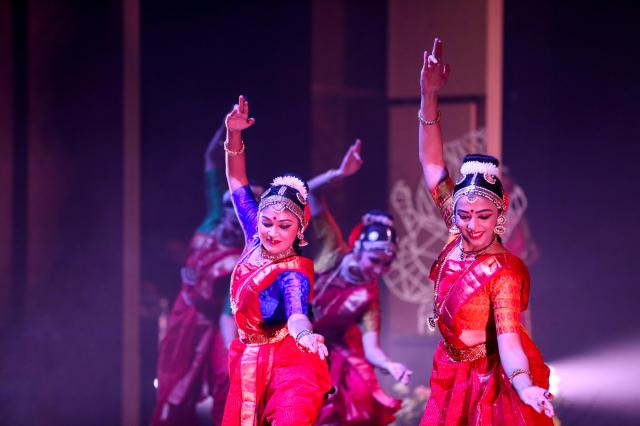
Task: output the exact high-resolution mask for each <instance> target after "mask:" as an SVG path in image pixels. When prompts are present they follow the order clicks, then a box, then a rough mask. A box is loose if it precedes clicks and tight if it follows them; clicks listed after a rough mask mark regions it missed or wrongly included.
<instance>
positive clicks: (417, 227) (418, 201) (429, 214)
mask: <svg viewBox="0 0 640 426" xmlns="http://www.w3.org/2000/svg"><path fill="white" fill-rule="evenodd" d="M444 149H445V158H446V160H447V168H448V169H449V172H450V173H451V174H452V177H453V179H454V181H455V180H456V179H457V177H458V175H459V168H460V164H461V163H462V159H463V158H464V156H465V155H466V154H468V153H482V152H484V130H483V129H482V130H478V131H476V132H472V133H468V134H466V135H464V136H463V137H461V138H459V139H455V140H453V141H449V142H446V143H445V144H444ZM390 204H391V209H392V212H393V214H394V216H395V218H396V224H397V225H398V232H399V234H400V249H399V252H398V257H397V259H396V261H395V262H394V263H393V267H392V269H391V271H390V272H389V273H388V274H387V275H386V276H385V279H384V282H385V283H386V285H387V287H388V288H389V290H390V291H391V293H393V294H394V295H395V296H396V297H398V298H399V299H400V300H402V301H404V302H407V303H415V304H417V305H418V313H417V318H416V320H417V332H418V333H419V334H429V333H431V331H430V330H429V328H428V327H427V317H428V316H429V315H431V312H432V309H433V283H432V282H431V281H430V280H429V271H430V269H431V265H432V264H433V261H434V260H435V259H436V257H437V256H438V254H440V251H441V250H442V248H443V247H444V245H445V243H446V241H447V237H448V230H447V229H446V228H445V225H444V222H443V220H442V218H441V216H440V211H439V210H438V208H436V206H435V204H434V203H433V201H432V200H431V197H430V195H429V194H428V192H427V190H426V188H425V185H424V184H423V182H422V180H421V181H420V182H418V183H417V184H416V185H415V189H414V188H412V187H410V186H409V184H407V183H406V182H404V181H402V180H398V181H396V182H395V183H394V184H393V187H392V189H391V193H390ZM526 208H527V199H526V196H525V194H524V191H523V190H522V188H520V187H519V186H517V185H514V187H513V188H511V190H510V192H509V211H508V213H507V233H506V234H505V235H504V240H505V241H506V240H507V239H508V238H509V235H510V233H511V231H512V230H513V229H514V227H515V226H517V224H518V223H519V222H520V219H521V218H522V216H523V214H524V211H525V210H526Z"/></svg>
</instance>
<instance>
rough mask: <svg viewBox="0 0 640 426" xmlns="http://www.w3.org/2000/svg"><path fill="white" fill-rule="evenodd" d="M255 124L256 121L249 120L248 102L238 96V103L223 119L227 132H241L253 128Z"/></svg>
mask: <svg viewBox="0 0 640 426" xmlns="http://www.w3.org/2000/svg"><path fill="white" fill-rule="evenodd" d="M255 122H256V120H255V119H254V118H249V101H247V100H246V99H245V98H244V96H242V95H240V97H239V98H238V103H237V104H236V105H234V106H233V109H232V110H231V112H230V113H229V114H227V118H226V119H225V124H226V125H227V130H228V131H230V132H241V131H243V130H244V129H246V128H249V127H251V126H253V124H254V123H255Z"/></svg>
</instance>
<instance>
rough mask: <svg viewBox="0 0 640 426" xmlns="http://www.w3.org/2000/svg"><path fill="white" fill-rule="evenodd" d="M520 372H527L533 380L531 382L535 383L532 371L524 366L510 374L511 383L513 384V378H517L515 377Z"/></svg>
mask: <svg viewBox="0 0 640 426" xmlns="http://www.w3.org/2000/svg"><path fill="white" fill-rule="evenodd" d="M520 374H526V375H527V376H529V380H531V382H532V383H533V376H532V375H531V372H530V371H529V370H527V369H524V368H518V369H517V370H514V371H513V373H511V375H510V376H509V383H511V384H512V385H513V379H515V377H516V376H518V375H520Z"/></svg>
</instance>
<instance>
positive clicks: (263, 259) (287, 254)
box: [258, 245, 296, 265]
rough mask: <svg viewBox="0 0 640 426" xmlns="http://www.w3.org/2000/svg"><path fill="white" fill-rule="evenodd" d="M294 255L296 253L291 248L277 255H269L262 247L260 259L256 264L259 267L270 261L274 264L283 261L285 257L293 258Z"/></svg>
mask: <svg viewBox="0 0 640 426" xmlns="http://www.w3.org/2000/svg"><path fill="white" fill-rule="evenodd" d="M295 254H296V251H295V250H294V249H293V247H289V248H288V249H287V250H285V251H283V252H280V253H277V254H271V253H269V252H268V251H267V249H265V248H264V246H263V245H261V246H260V259H258V262H259V263H260V265H263V264H264V263H266V262H267V261H269V260H270V261H272V262H276V261H278V260H280V259H284V258H286V257H291V256H294V255H295Z"/></svg>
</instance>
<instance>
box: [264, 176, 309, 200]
mask: <svg viewBox="0 0 640 426" xmlns="http://www.w3.org/2000/svg"><path fill="white" fill-rule="evenodd" d="M271 185H273V186H278V185H286V186H288V187H291V188H293V189H295V190H296V191H298V193H299V194H300V195H301V196H302V198H304V201H302V200H300V201H301V202H302V203H303V204H306V201H307V195H308V194H307V188H306V186H305V185H304V182H302V180H301V179H299V178H297V177H295V176H290V175H286V176H278V177H277V178H275V179H274V180H273V182H271Z"/></svg>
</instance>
